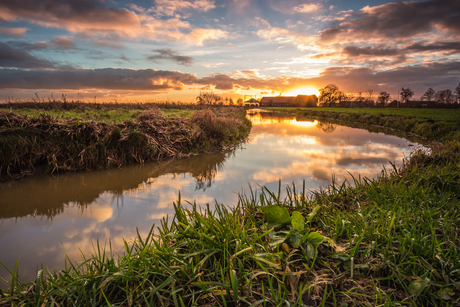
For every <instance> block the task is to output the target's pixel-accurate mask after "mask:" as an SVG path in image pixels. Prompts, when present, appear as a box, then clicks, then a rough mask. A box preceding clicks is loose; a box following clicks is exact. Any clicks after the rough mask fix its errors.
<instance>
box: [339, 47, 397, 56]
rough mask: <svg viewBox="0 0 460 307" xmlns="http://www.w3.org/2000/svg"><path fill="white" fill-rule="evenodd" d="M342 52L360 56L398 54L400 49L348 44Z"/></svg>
mask: <svg viewBox="0 0 460 307" xmlns="http://www.w3.org/2000/svg"><path fill="white" fill-rule="evenodd" d="M342 53H343V54H345V55H348V56H351V57H359V56H363V55H364V56H366V55H371V56H393V55H398V54H399V50H398V49H387V48H383V47H381V46H379V47H357V46H347V47H345V48H343V50H342Z"/></svg>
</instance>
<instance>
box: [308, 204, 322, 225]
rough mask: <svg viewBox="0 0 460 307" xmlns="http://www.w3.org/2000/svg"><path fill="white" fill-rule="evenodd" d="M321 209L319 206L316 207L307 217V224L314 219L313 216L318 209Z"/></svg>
mask: <svg viewBox="0 0 460 307" xmlns="http://www.w3.org/2000/svg"><path fill="white" fill-rule="evenodd" d="M320 208H321V206H316V207H315V208H314V209H313V210H312V211H311V212H310V214H309V215H308V216H307V221H308V222H311V220H313V218H314V217H315V215H316V214H317V213H318V211H319V209H320Z"/></svg>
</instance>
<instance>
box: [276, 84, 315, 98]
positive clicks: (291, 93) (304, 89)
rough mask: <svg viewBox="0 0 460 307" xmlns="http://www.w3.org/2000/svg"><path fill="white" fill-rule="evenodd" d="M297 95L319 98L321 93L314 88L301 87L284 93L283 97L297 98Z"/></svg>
mask: <svg viewBox="0 0 460 307" xmlns="http://www.w3.org/2000/svg"><path fill="white" fill-rule="evenodd" d="M297 95H316V96H319V91H318V89H317V88H314V87H312V86H305V87H299V88H295V89H291V90H289V91H288V92H286V93H283V96H297Z"/></svg>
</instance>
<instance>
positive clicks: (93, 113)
mask: <svg viewBox="0 0 460 307" xmlns="http://www.w3.org/2000/svg"><path fill="white" fill-rule="evenodd" d="M0 111H4V112H9V111H10V110H9V109H8V108H3V109H2V108H0ZM143 111H144V110H140V109H133V110H129V109H119V110H96V109H87V110H78V109H73V110H59V109H52V110H44V109H15V110H14V113H16V114H19V115H22V116H27V117H31V118H37V117H40V115H47V116H52V117H56V118H57V119H58V120H72V119H78V120H81V121H88V120H91V121H98V122H104V123H110V124H119V123H123V122H125V121H131V120H134V119H136V117H137V116H138V115H139V114H141V113H142V112H143ZM162 112H163V113H164V114H166V115H168V116H176V117H182V118H189V117H191V116H192V115H193V114H194V113H195V112H196V111H195V110H187V109H164V110H162Z"/></svg>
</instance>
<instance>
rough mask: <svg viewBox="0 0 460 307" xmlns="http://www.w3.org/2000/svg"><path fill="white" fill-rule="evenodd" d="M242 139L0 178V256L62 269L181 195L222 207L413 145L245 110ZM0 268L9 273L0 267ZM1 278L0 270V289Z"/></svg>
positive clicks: (385, 159)
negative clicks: (138, 159) (177, 153)
mask: <svg viewBox="0 0 460 307" xmlns="http://www.w3.org/2000/svg"><path fill="white" fill-rule="evenodd" d="M248 118H250V119H251V121H252V124H253V126H252V130H251V133H250V136H249V139H248V141H247V142H246V143H245V144H243V145H241V146H240V147H238V148H237V149H235V150H233V151H231V152H227V153H216V154H208V155H200V156H196V157H191V158H187V159H180V160H172V161H166V162H161V163H147V164H145V165H132V166H123V167H122V168H120V169H111V170H106V171H92V172H83V173H71V174H63V175H57V176H51V175H46V176H36V177H31V178H26V179H23V180H18V181H13V182H2V183H0V261H1V262H3V263H4V264H5V265H6V266H7V267H9V268H11V269H12V268H13V267H14V264H15V262H16V260H17V259H18V258H19V272H20V275H21V276H22V279H23V280H24V281H27V280H29V279H31V278H34V276H36V272H37V270H39V269H40V266H41V264H43V266H45V267H47V268H49V269H51V270H53V269H56V270H58V269H62V268H64V264H65V262H64V259H65V256H66V255H67V256H68V257H69V258H70V259H71V260H73V261H79V260H81V253H84V254H85V255H91V254H92V252H93V247H94V245H95V244H96V242H97V240H99V244H100V245H104V244H105V243H107V242H108V241H109V240H110V241H111V245H112V248H113V250H114V251H115V252H121V251H122V250H123V238H124V239H125V240H127V241H128V242H129V241H130V240H132V239H133V238H135V237H136V229H138V230H139V233H140V234H141V236H143V237H146V236H147V234H148V232H149V230H150V228H151V226H152V224H156V225H160V220H161V219H162V218H163V217H165V216H166V215H170V216H171V215H172V214H173V211H174V210H173V202H175V201H176V200H177V199H178V194H179V192H180V194H181V199H182V202H183V203H184V201H185V200H188V201H191V202H193V201H196V203H197V204H200V205H205V204H207V203H209V204H213V203H215V201H217V202H219V203H223V204H226V205H229V206H232V205H235V204H236V203H237V201H238V193H244V192H247V191H249V185H250V186H251V187H252V189H257V190H259V191H260V187H261V186H262V185H265V186H266V187H268V188H269V189H270V190H272V191H277V190H278V183H279V180H280V179H281V180H282V184H283V185H287V184H292V183H294V184H296V185H298V187H299V188H301V186H302V182H303V180H305V184H306V188H307V189H309V190H315V189H319V188H321V187H326V186H327V184H328V183H330V182H331V178H332V176H333V175H334V176H335V178H336V180H337V181H343V180H344V179H345V178H348V179H350V178H351V177H350V174H352V175H354V176H355V177H357V176H359V175H360V176H361V177H364V176H365V177H368V178H375V177H376V176H377V175H378V174H380V173H381V171H382V169H383V167H386V168H391V164H390V162H391V163H394V164H396V165H397V166H398V165H401V164H402V162H403V159H404V158H405V157H407V156H408V155H409V154H410V152H411V151H412V150H413V149H414V148H415V146H414V145H418V144H416V143H411V142H410V141H408V140H406V139H403V138H400V137H396V136H391V135H385V134H383V133H370V132H368V131H367V130H363V129H357V128H349V127H345V126H340V125H336V124H329V123H324V122H320V121H316V120H311V121H299V120H296V119H295V118H290V117H283V116H279V115H278V116H276V115H274V114H271V113H265V112H258V111H252V112H250V113H249V114H248ZM0 276H3V277H5V278H7V279H9V276H8V274H7V272H6V270H5V269H4V268H3V267H1V266H0ZM6 287H7V284H6V283H5V282H4V281H2V280H1V278H0V288H2V289H5V288H6Z"/></svg>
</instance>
